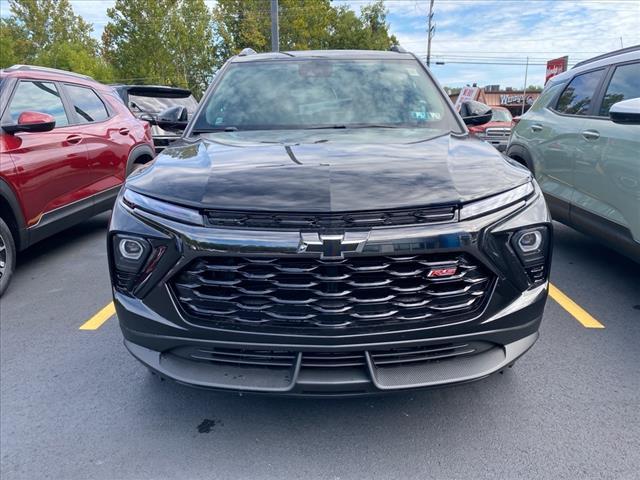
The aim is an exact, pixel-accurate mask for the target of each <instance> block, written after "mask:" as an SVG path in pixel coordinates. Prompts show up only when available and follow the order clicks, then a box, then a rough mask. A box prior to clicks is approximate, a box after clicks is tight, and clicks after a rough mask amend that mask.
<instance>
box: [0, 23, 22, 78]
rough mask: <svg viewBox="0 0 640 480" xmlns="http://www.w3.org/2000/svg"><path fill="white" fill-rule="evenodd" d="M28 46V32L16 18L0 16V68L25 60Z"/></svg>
mask: <svg viewBox="0 0 640 480" xmlns="http://www.w3.org/2000/svg"><path fill="white" fill-rule="evenodd" d="M27 48H28V43H27V32H25V31H24V29H22V28H21V27H20V25H18V23H17V22H16V19H15V18H13V17H9V18H0V68H4V67H9V66H11V65H15V64H16V63H20V62H23V61H24V59H25V56H26V51H27Z"/></svg>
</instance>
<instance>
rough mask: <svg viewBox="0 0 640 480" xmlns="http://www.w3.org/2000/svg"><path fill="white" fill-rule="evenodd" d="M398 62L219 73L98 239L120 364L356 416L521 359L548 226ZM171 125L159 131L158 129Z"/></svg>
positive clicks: (527, 193) (379, 56)
mask: <svg viewBox="0 0 640 480" xmlns="http://www.w3.org/2000/svg"><path fill="white" fill-rule="evenodd" d="M461 114H462V117H463V118H461V117H460V116H459V115H458V114H457V113H456V112H455V110H454V109H453V106H452V105H451V103H450V101H449V100H448V98H447V96H446V94H445V93H444V92H443V91H442V89H441V88H440V87H439V86H438V84H437V82H436V81H435V80H434V78H433V76H432V75H431V73H430V72H429V70H428V69H427V68H426V67H425V65H424V64H423V63H422V62H421V61H419V60H418V59H417V58H416V57H415V56H413V55H412V54H408V53H405V52H404V51H401V50H396V51H391V52H374V51H315V52H284V53H267V54H255V52H252V51H250V50H247V51H244V52H243V53H241V54H240V55H238V56H236V57H233V58H231V59H230V60H229V61H228V62H227V63H226V64H225V66H224V67H223V68H222V70H221V71H220V73H219V74H218V75H217V76H216V78H215V80H214V83H213V84H212V86H211V87H210V88H209V90H208V92H207V94H206V95H205V98H204V99H203V100H202V101H201V102H200V106H199V108H198V110H197V111H196V112H195V115H194V116H193V117H192V119H191V121H190V122H189V125H188V126H187V128H186V130H185V132H184V135H183V138H182V139H181V140H180V141H179V142H176V143H174V144H173V146H172V147H169V148H167V149H165V150H164V152H163V153H162V154H160V155H159V156H158V157H157V158H156V161H155V162H154V163H153V165H151V166H150V167H148V168H146V169H143V170H141V171H139V172H137V173H134V174H133V175H132V176H131V177H129V179H128V181H127V183H126V186H125V188H123V189H122V191H121V193H120V197H119V199H118V201H117V204H116V206H115V208H114V211H113V216H112V220H111V224H110V231H109V237H108V244H109V264H110V270H111V279H112V283H113V295H114V301H115V305H116V310H117V314H118V318H119V321H120V326H121V328H122V331H123V334H124V337H125V345H126V347H127V348H128V350H129V351H130V352H131V353H132V354H133V355H134V356H135V357H136V358H137V359H138V360H140V361H141V362H142V363H143V364H145V365H146V366H147V367H148V368H150V369H151V370H152V371H153V372H155V373H157V374H159V375H160V376H162V377H165V378H170V379H173V380H176V381H178V382H180V383H184V384H188V385H193V386H198V387H206V388H213V389H221V390H234V391H245V392H263V393H280V394H287V395H320V396H322V395H358V394H365V393H378V392H386V391H394V390H402V389H410V388H416V387H431V386H439V385H447V384H453V383H460V382H467V381H471V380H476V379H479V378H483V377H485V376H487V375H489V374H491V373H494V372H498V371H501V370H502V369H504V368H506V367H508V366H511V365H512V364H513V363H514V362H515V361H516V359H518V358H519V357H520V356H521V355H522V354H524V353H525V352H526V351H527V350H528V349H529V348H530V347H531V346H532V345H533V343H534V342H535V341H536V339H537V337H538V328H539V325H540V321H541V319H542V313H543V309H544V305H545V301H546V298H547V289H548V281H547V278H548V272H549V263H550V253H551V252H550V246H551V236H552V226H551V223H550V217H549V213H548V210H547V206H546V204H545V201H544V198H543V196H542V194H541V192H540V189H539V187H538V185H537V184H536V182H535V180H534V179H533V178H532V176H531V174H530V172H529V171H528V170H527V169H526V168H524V167H522V166H521V165H519V164H517V163H516V162H514V161H511V160H510V159H508V158H506V157H505V156H503V155H502V154H501V153H499V152H498V151H497V150H495V149H494V148H493V147H492V146H490V145H489V144H487V143H485V142H482V141H480V140H478V139H477V138H474V137H472V136H470V135H469V132H468V130H467V128H466V126H465V123H466V124H469V125H473V124H482V123H485V122H487V121H489V119H490V118H491V111H490V110H488V108H486V106H482V105H481V104H480V105H479V104H477V102H470V103H465V104H464V105H463V106H462V109H461ZM172 120H173V121H174V123H180V120H179V119H178V118H174V119H171V118H169V119H166V121H172Z"/></svg>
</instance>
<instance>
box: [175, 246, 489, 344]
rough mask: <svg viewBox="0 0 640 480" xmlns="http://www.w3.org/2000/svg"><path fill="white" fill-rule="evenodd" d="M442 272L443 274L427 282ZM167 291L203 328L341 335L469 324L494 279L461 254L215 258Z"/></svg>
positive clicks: (197, 264) (202, 261)
mask: <svg viewBox="0 0 640 480" xmlns="http://www.w3.org/2000/svg"><path fill="white" fill-rule="evenodd" d="M443 269H450V270H449V271H448V272H446V275H447V276H431V275H433V274H435V273H436V272H439V273H440V274H442V272H443ZM171 285H172V288H173V292H174V294H175V296H176V298H177V300H178V303H179V304H180V306H181V307H182V309H183V310H184V311H185V313H186V314H187V315H188V316H189V317H190V318H191V319H192V321H194V322H199V323H200V324H202V325H205V326H211V327H215V328H225V329H235V330H247V331H265V332H267V331H268V332H285V333H291V332H304V333H312V334H313V333H316V332H317V333H322V334H328V335H331V334H335V335H340V334H344V333H347V332H349V333H351V332H363V333H366V332H376V331H385V330H386V331H389V330H398V329H400V330H404V329H410V328H415V327H420V326H427V325H432V324H441V323H443V322H444V323H448V322H453V321H459V320H461V319H467V318H471V317H473V316H475V315H477V314H478V313H479V310H481V309H482V308H483V306H484V305H485V304H486V301H487V298H488V297H489V292H490V291H491V288H492V285H493V276H492V275H491V274H490V273H489V272H488V271H487V270H486V269H485V268H484V267H483V266H482V265H481V264H479V263H478V262H477V261H475V260H474V259H473V258H472V257H470V256H468V255H466V254H439V255H411V256H357V257H349V258H346V259H343V260H337V261H329V260H321V259H319V258H311V257H306V256H289V257H276V258H273V257H272V258H266V257H236V256H214V257H202V258H199V259H196V260H194V261H193V262H191V263H190V264H189V265H187V266H186V267H185V268H184V269H183V270H182V271H181V272H179V273H178V274H177V275H176V276H175V277H174V278H173V280H172V282H171Z"/></svg>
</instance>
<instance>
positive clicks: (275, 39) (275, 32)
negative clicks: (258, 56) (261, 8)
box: [271, 0, 280, 52]
mask: <svg viewBox="0 0 640 480" xmlns="http://www.w3.org/2000/svg"><path fill="white" fill-rule="evenodd" d="M271 51H272V52H278V51H280V30H279V26H278V0H271Z"/></svg>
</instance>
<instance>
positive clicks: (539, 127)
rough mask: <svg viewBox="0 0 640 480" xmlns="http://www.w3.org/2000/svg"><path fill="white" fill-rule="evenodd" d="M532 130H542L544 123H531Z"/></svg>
mask: <svg viewBox="0 0 640 480" xmlns="http://www.w3.org/2000/svg"><path fill="white" fill-rule="evenodd" d="M531 131H532V132H541V131H542V125H540V124H538V123H534V124H533V125H531Z"/></svg>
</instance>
